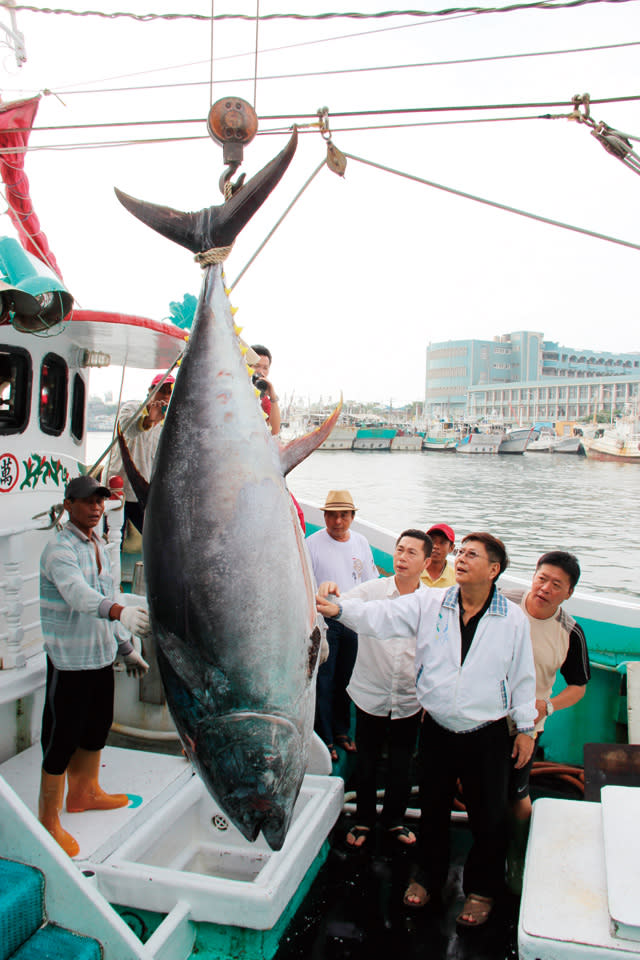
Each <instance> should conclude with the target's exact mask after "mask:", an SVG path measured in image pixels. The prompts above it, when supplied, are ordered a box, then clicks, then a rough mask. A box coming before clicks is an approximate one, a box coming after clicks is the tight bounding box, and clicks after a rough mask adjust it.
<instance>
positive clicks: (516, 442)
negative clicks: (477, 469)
mask: <svg viewBox="0 0 640 960" xmlns="http://www.w3.org/2000/svg"><path fill="white" fill-rule="evenodd" d="M533 432H534V431H533V427H523V428H519V429H515V430H507V432H506V433H505V435H504V437H503V438H502V440H501V441H500V446H499V447H498V453H510V454H513V453H524V452H525V450H527V449H528V447H529V443H530V441H531V438H532V437H533Z"/></svg>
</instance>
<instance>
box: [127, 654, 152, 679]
mask: <svg viewBox="0 0 640 960" xmlns="http://www.w3.org/2000/svg"><path fill="white" fill-rule="evenodd" d="M122 659H123V660H124V662H125V664H126V667H127V676H128V677H137V678H138V679H140V677H144V675H145V673H146V672H147V670H148V669H149V664H148V663H147V661H146V660H145V659H144V657H141V656H140V654H139V653H138V651H137V650H132V651H131V653H128V654H127V655H126V656H125V657H123V658H122Z"/></svg>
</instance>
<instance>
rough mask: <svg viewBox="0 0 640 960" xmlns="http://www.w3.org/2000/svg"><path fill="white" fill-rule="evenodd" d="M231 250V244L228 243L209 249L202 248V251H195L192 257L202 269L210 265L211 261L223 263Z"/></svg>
mask: <svg viewBox="0 0 640 960" xmlns="http://www.w3.org/2000/svg"><path fill="white" fill-rule="evenodd" d="M232 250H233V244H230V245H229V246H228V247H212V248H211V250H203V251H202V253H196V255H195V257H194V258H193V259H194V260H195V261H196V263H199V264H200V266H201V267H202V269H203V270H204V268H205V267H208V266H210V265H211V264H212V263H224V261H225V260H226V259H227V257H228V256H229V254H230V253H231V251H232Z"/></svg>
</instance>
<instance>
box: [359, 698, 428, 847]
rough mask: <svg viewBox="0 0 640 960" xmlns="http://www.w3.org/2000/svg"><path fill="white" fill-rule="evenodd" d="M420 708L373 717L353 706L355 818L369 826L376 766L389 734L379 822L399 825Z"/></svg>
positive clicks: (372, 817) (406, 798)
mask: <svg viewBox="0 0 640 960" xmlns="http://www.w3.org/2000/svg"><path fill="white" fill-rule="evenodd" d="M419 721H420V711H418V712H417V713H415V714H414V715H413V716H412V717H403V718H402V719H398V720H392V719H391V717H388V716H387V717H374V716H373V715H372V714H370V713H365V712H364V710H361V709H360V708H359V707H356V743H357V745H358V754H357V758H356V770H355V785H356V790H357V794H358V803H357V810H356V822H357V823H358V824H360V826H363V827H372V826H373V825H374V824H375V821H376V769H377V761H378V758H379V756H380V753H381V752H382V747H383V744H384V742H385V739H386V737H387V735H388V737H389V746H388V750H389V758H388V761H387V770H386V777H385V782H384V805H383V807H382V818H381V820H382V825H383V827H385V828H386V829H389V828H390V827H399V826H400V825H401V824H402V821H403V818H404V812H405V810H406V809H407V804H408V802H409V793H410V790H411V783H410V781H409V768H410V765H411V757H412V755H413V750H414V747H415V744H416V736H417V733H418V725H419Z"/></svg>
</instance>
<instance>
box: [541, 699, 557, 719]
mask: <svg viewBox="0 0 640 960" xmlns="http://www.w3.org/2000/svg"><path fill="white" fill-rule="evenodd" d="M544 702H545V703H546V705H547V716H548V717H550V716H551V714H552V713H553V711H554V710H555V707H554V705H553V704H552V703H551V700H549V698H548V697H545V700H544Z"/></svg>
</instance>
